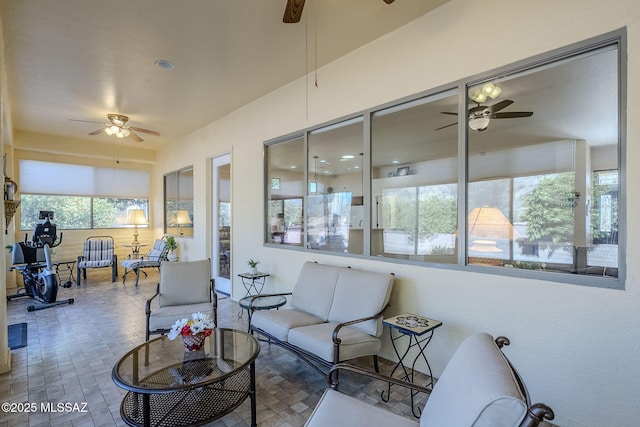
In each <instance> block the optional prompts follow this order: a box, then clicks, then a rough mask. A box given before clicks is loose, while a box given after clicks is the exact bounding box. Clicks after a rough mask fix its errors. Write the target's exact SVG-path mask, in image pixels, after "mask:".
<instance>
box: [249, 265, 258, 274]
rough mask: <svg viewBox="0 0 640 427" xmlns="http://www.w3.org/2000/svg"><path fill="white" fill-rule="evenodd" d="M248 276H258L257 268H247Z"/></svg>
mask: <svg viewBox="0 0 640 427" xmlns="http://www.w3.org/2000/svg"><path fill="white" fill-rule="evenodd" d="M249 274H252V275H254V276H255V275H256V274H258V267H249Z"/></svg>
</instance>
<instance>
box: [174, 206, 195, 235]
mask: <svg viewBox="0 0 640 427" xmlns="http://www.w3.org/2000/svg"><path fill="white" fill-rule="evenodd" d="M176 224H178V234H180V235H181V236H182V235H183V234H184V232H182V231H180V226H181V225H187V224H193V223H192V222H191V217H190V216H189V211H185V210H180V211H178V213H177V214H176Z"/></svg>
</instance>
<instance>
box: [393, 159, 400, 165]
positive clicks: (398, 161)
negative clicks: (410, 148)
mask: <svg viewBox="0 0 640 427" xmlns="http://www.w3.org/2000/svg"><path fill="white" fill-rule="evenodd" d="M391 163H396V164H397V163H400V160H391Z"/></svg>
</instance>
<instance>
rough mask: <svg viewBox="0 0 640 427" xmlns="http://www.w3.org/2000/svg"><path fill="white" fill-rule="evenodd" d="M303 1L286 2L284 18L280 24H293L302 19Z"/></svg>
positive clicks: (289, 0) (291, 0)
mask: <svg viewBox="0 0 640 427" xmlns="http://www.w3.org/2000/svg"><path fill="white" fill-rule="evenodd" d="M304 1H305V0H287V6H286V7H285V8H284V17H283V18H282V22H284V23H285V24H295V23H296V22H300V18H302V9H303V8H304Z"/></svg>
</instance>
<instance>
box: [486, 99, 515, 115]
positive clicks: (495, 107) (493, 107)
mask: <svg viewBox="0 0 640 427" xmlns="http://www.w3.org/2000/svg"><path fill="white" fill-rule="evenodd" d="M511 104H513V101H512V100H510V99H505V100H504V101H500V102H498V103H497V104H493V105H490V106H488V107H487V108H488V109H489V113H490V114H493V113H496V112H498V111H500V110H502V109H504V108H507V107H508V106H509V105H511Z"/></svg>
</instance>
